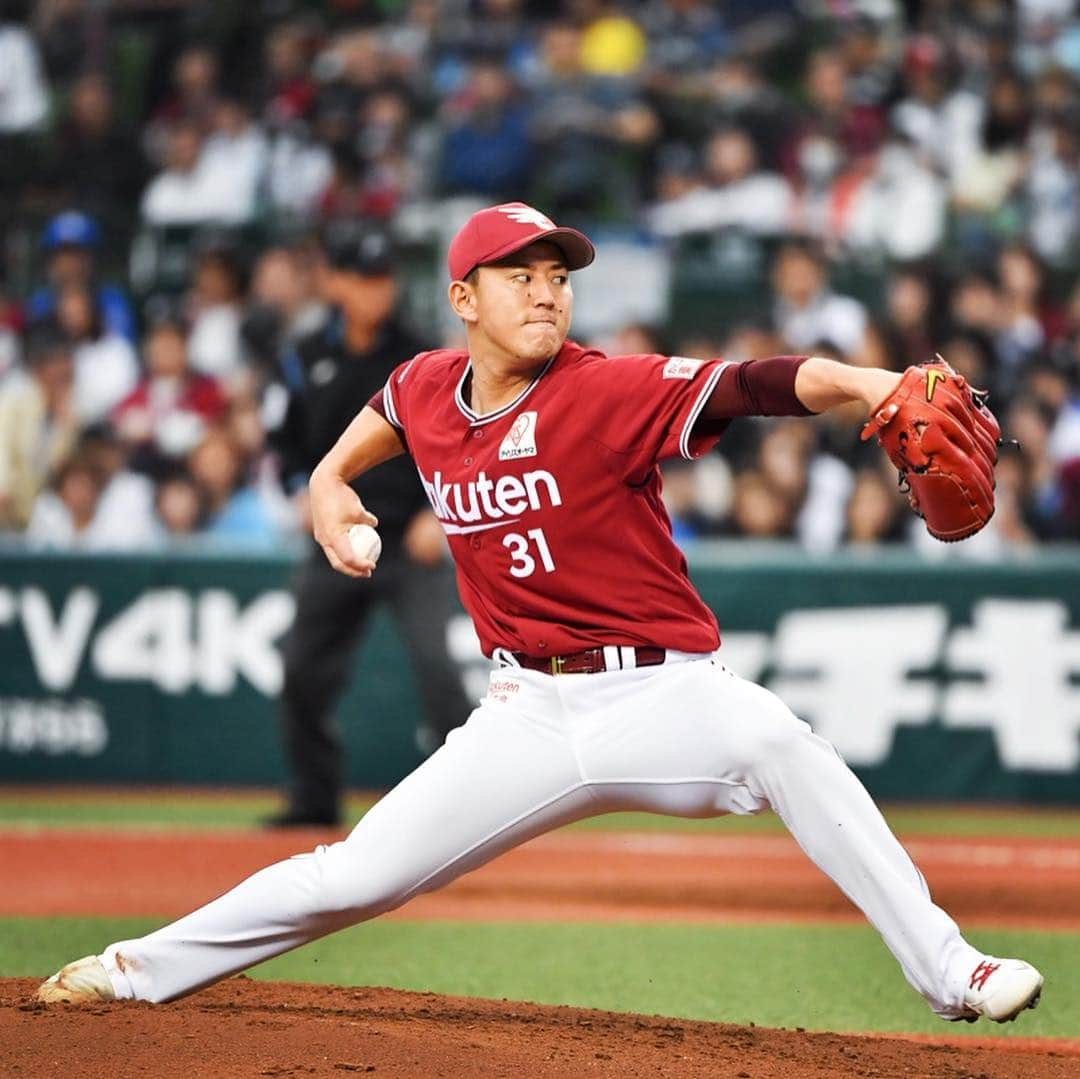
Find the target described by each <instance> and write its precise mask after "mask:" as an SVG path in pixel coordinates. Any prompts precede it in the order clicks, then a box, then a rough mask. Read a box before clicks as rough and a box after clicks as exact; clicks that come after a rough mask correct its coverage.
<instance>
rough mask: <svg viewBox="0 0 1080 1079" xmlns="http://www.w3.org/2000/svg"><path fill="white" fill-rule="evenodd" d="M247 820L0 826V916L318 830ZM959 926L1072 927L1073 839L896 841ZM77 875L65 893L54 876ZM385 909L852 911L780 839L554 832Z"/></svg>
mask: <svg viewBox="0 0 1080 1079" xmlns="http://www.w3.org/2000/svg"><path fill="white" fill-rule="evenodd" d="M329 838H330V837H329V836H328V835H327V834H326V833H319V832H311V833H307V834H305V833H293V834H287V835H282V834H280V833H277V834H275V833H267V832H255V831H250V830H246V831H231V832H230V831H198V832H181V831H164V832H163V831H154V832H132V831H108V832H97V831H87V830H78V831H76V830H67V831H64V830H59V829H46V830H40V831H35V830H20V829H8V830H4V831H0V865H2V866H3V867H4V870H5V871H4V872H3V873H2V874H0V915H38V916H41V915H103V916H114V917H119V916H125V915H147V916H162V917H172V916H176V915H179V914H183V913H186V912H187V911H188V910H190V909H192V908H193V907H195V906H198V905H199V904H201V903H204V902H206V901H207V900H208V899H209V898H211V897H213V896H215V895H218V894H220V893H221V892H223V891H225V890H226V889H228V888H230V887H231V886H232V885H233V884H235V883H237V882H238V881H239V880H240V879H241V878H242V877H244V876H246V875H248V874H250V873H252V872H254V871H255V870H256V869H259V868H260V867H262V866H264V865H267V864H269V863H270V862H273V861H277V860H279V859H281V858H285V857H288V856H289V855H291V854H295V853H296V852H297V851H300V850H305V849H311V848H312V847H313V846H314V845H315V844H316V843H319V842H326V841H328V840H329ZM905 842H906V845H907V847H908V849H909V850H910V851H911V853H912V855H913V856H914V857H915V859H916V861H917V862H918V863H919V865H920V867H921V868H922V870H923V871H924V873H925V874H926V877H927V880H928V881H929V883H930V887H931V889H932V890H933V892H934V895H935V897H936V898H937V900H938V901H939V902H940V903H941V904H942V905H943V906H944V907H945V908H946V909H947V910H949V911H950V913H952V914H953V915H954V916H956V917H958V918H960V919H962V920H963V921H964V922H965V924H968V925H979V924H984V925H993V926H1005V925H1012V926H1025V925H1026V926H1033V927H1036V928H1042V929H1048V928H1057V929H1078V928H1080V840H1076V839H1072V840H1066V839H1060V838H1058V839H1016V838H1014V839H1003V838H982V839H969V838H965V839H957V838H947V839H943V838H941V837H928V836H923V837H917V836H916V837H911V836H909V837H906V839H905ZM76 879H77V880H78V881H79V888H78V889H70V888H65V887H57V882H58V881H60V882H62V881H70V880H76ZM387 917H394V918H405V919H420V920H425V919H433V918H450V919H462V920H465V919H468V920H480V921H498V920H517V921H522V920H562V921H573V920H579V921H580V920H596V919H599V918H602V919H603V920H605V921H609V920H617V921H619V920H621V921H660V920H662V921H670V922H709V921H728V922H730V921H732V920H738V919H749V920H755V921H761V920H767V919H782V920H785V921H791V920H799V919H807V920H812V921H818V922H820V921H849V920H856V919H860V915H859V914H858V912H857V911H855V909H854V908H853V907H852V906H851V904H850V903H849V902H848V900H847V899H846V898H845V897H844V896H843V895H842V894H841V893H840V892H839V891H838V889H837V888H836V887H835V886H834V885H833V884H832V883H831V882H830V881H829V880H828V879H827V878H826V877H825V876H823V875H822V874H821V873H820V872H819V871H818V870H817V869H816V868H815V867H814V866H813V865H812V864H811V863H810V861H809V860H808V859H807V858H806V856H805V855H804V854H803V853H802V851H800V850H799V848H798V847H797V846H796V845H795V843H794V842H793V841H792V840H790V839H789V838H788V837H786V836H779V835H776V836H772V835H770V836H732V835H728V836H725V835H723V834H707V835H706V834H686V833H665V832H627V833H623V832H588V831H578V832H573V831H571V832H562V833H557V834H554V835H550V836H544V837H542V838H540V839H537V840H534V841H533V842H531V843H529V844H526V845H525V846H524V847H520V848H518V849H517V850H515V851H511V852H510V853H509V854H505V855H503V856H502V857H501V858H499V859H497V860H496V861H495V862H492V863H491V864H490V865H488V866H485V867H484V868H482V869H480V870H478V871H476V872H475V873H472V874H470V875H468V876H466V877H463V878H462V879H461V880H459V881H457V882H455V883H454V884H452V885H451V886H450V887H449V888H446V889H444V890H443V891H441V892H437V893H435V894H433V895H427V896H420V897H419V898H417V899H415V900H413V901H412V902H411V903H410V904H409V905H408V906H406V907H405V908H403V909H402V910H400V911H397V912H394V913H393V914H391V915H388V916H387Z"/></svg>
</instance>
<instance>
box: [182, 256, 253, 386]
mask: <svg viewBox="0 0 1080 1079" xmlns="http://www.w3.org/2000/svg"><path fill="white" fill-rule="evenodd" d="M243 295H244V280H243V274H242V272H241V268H240V265H239V262H238V260H237V258H236V256H235V254H234V253H233V252H232V251H231V250H230V249H228V248H224V247H212V248H207V249H206V250H204V251H202V252H201V253H200V254H199V256H198V258H197V259H196V262H195V279H194V282H193V284H192V289H191V293H190V296H189V300H190V305H191V308H190V316H191V334H190V336H189V337H188V358H189V360H190V363H191V366H192V368H193V369H194V370H195V371H198V372H199V373H200V374H204V375H212V376H213V377H214V378H216V379H218V380H219V381H220V382H221V383H222V384H223V385H224V386H225V387H226V388H227V389H228V388H230V387H231V388H234V389H235V388H236V387H237V384H238V382H240V381H242V379H243V375H244V371H245V367H244V362H243V350H242V347H241V340H240V322H241V318H242V316H243Z"/></svg>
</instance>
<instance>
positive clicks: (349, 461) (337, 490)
mask: <svg viewBox="0 0 1080 1079" xmlns="http://www.w3.org/2000/svg"><path fill="white" fill-rule="evenodd" d="M404 452H405V446H404V444H403V443H402V440H401V435H400V434H399V433H398V431H397V430H395V428H394V427H393V426H392V425H391V424H390V423H388V422H387V421H386V420H385V419H383V417H382V416H380V415H379V413H378V412H376V411H375V409H373V408H371V407H370V406H365V407H364V408H362V409H361V410H360V412H359V413H358V414H357V416H356V418H355V419H354V420H353V421H352V423H350V424H349V426H348V427H346V428H345V430H344V432H343V433H342V435H341V437H340V438H339V439H338V440H337V442H335V443H334V445H333V447H332V448H331V450H330V452H329V453H328V454H327V455H326V456H325V457H324V458H323V459H322V460H321V461H320V462H319V463H318V465H317V466H316V467H315V470H314V471H313V472H312V473H311V480H310V482H309V484H308V490H309V493H310V496H311V520H312V529H313V532H314V535H315V540H316V542H317V543H318V544H319V545H320V546H321V547H322V549H323V551H324V552H325V554H326V557H327V559H328V560H329V562H330V565H331V566H333V567H334V569H336V570H338V572H340V573H344V574H347V575H348V576H349V577H370V576H371V572H372V570H374V568H375V563H374V562H369V561H367V560H363V559H358V558H357V557H356V555H355V554H353V550H352V545H351V544H350V543H349V537H348V532H349V529H350V528H351V527H352V526H353V525H355V524H366V525H371V526H372V528H374V527H376V526H377V525H378V523H379V522H378V519H377V518H376V517H375V516H374V514H371V513H369V512H368V511H367V510H366V509H365V508H364V504H363V502H361V501H360V496H359V495H357V493H356V492H355V491H354V490H353V489H352V488H351V487H350V486H349V484H350V483H351V482H352V481H353V480H355V479H356V477H357V476H361V475H363V474H364V473H365V472H369V471H370V470H371V469H373V468H374V467H375V466H376V465H381V464H382V463H383V461H389V460H390V459H391V458H392V457H397V456H398V455H399V454H402V453H404Z"/></svg>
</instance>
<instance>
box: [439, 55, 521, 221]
mask: <svg viewBox="0 0 1080 1079" xmlns="http://www.w3.org/2000/svg"><path fill="white" fill-rule="evenodd" d="M447 118H448V121H449V131H448V132H447V135H446V138H445V141H444V142H443V158H442V187H443V190H444V191H445V192H446V193H447V194H476V195H484V196H487V197H489V198H492V199H503V198H510V197H512V196H514V195H515V193H516V192H520V191H521V190H522V189H523V187H524V186H525V185H526V184H527V181H528V176H529V172H530V167H531V157H532V154H531V150H530V145H529V124H528V111H527V108H526V106H525V104H524V103H523V102H522V101H519V100H517V99H516V96H515V88H514V84H513V83H512V82H511V80H510V77H509V76H508V75H507V73H506V71H505V70H503V68H502V67H501V66H500V65H499V64H498V63H496V62H495V61H493V60H482V61H479V62H477V63H476V64H475V65H474V66H473V69H472V73H471V75H470V77H469V81H468V83H467V84H466V86H465V88H464V90H463V91H462V92H461V93H460V94H458V95H457V96H456V97H455V98H453V99H452V100H451V101H450V102H449V103H448V106H447Z"/></svg>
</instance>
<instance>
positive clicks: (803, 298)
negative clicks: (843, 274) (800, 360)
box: [772, 240, 866, 355]
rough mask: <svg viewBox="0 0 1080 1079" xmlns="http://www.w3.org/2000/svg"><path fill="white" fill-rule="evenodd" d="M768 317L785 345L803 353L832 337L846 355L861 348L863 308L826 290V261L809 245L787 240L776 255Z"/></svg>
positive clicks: (853, 301)
mask: <svg viewBox="0 0 1080 1079" xmlns="http://www.w3.org/2000/svg"><path fill="white" fill-rule="evenodd" d="M772 283H773V288H774V289H775V291H776V304H775V306H774V308H773V320H774V322H775V324H776V328H777V330H778V331H779V332H780V334H781V336H782V337H783V338H784V340H785V341H787V343H788V345H789V346H790V347H791V348H793V349H795V350H796V351H798V352H806V351H807V350H808V349H810V348H811V347H812V346H813V345H814V344H815V343H816V342H818V341H832V342H834V343H835V344H836V345H837V347H838V348H839V349H840V350H841V352H843V353H844V354H845V355H849V354H851V353H854V352H858V351H859V350H860V349H861V348H862V344H863V338H864V336H865V333H866V309H865V308H864V307H863V305H862V304H861V303H859V301H858V300H855V299H853V298H852V297H850V296H839V295H837V294H836V293H835V292H833V291H832V290H831V289H830V288H829V282H828V275H827V272H826V264H825V259H824V257H823V256H822V254H821V252H820V250H819V249H818V248H817V247H816V246H815V245H813V244H810V243H807V242H803V241H797V240H791V241H788V242H787V243H785V244H784V246H783V247H781V248H780V251H779V252H778V253H777V256H776V260H775V262H774V263H773V271H772Z"/></svg>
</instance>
